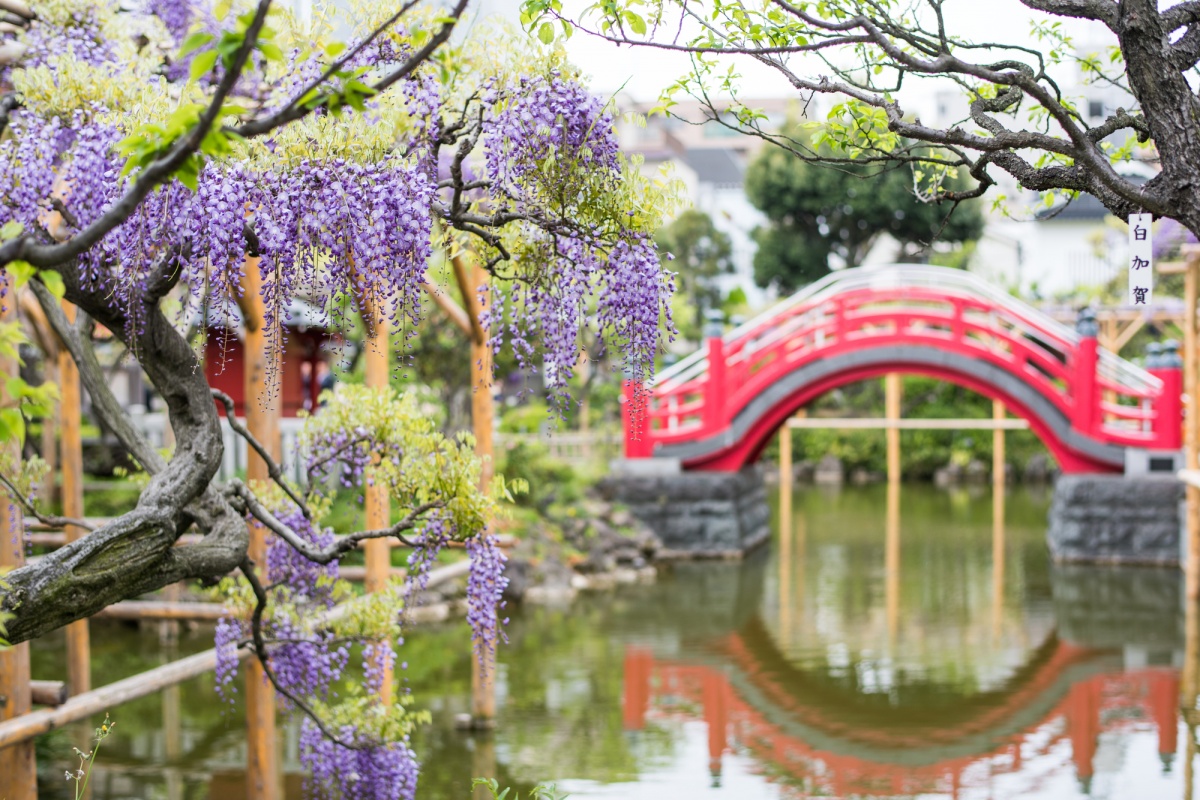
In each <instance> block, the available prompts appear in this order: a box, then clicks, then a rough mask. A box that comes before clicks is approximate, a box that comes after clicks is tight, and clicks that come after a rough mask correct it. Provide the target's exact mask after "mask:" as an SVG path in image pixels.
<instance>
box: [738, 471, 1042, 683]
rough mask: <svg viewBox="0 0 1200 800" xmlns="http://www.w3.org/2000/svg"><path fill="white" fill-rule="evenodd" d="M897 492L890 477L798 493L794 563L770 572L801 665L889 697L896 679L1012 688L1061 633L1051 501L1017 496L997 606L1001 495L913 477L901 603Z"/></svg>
mask: <svg viewBox="0 0 1200 800" xmlns="http://www.w3.org/2000/svg"><path fill="white" fill-rule="evenodd" d="M885 494H886V487H884V486H872V487H865V488H854V489H845V490H843V491H841V492H839V493H829V492H822V491H803V492H798V493H797V495H796V499H795V517H794V520H793V524H794V528H795V529H794V530H793V532H792V544H791V552H792V554H793V557H792V563H790V564H779V563H774V564H772V565H771V567H770V568H769V569H768V571H767V572H768V575H769V576H770V583H769V586H768V588H767V590H766V593H765V595H764V602H763V604H762V606H761V614H762V618H763V620H764V623H765V624H766V625H767V627H768V628H769V629H771V631H772V635H773V636H774V637H775V638H776V640H777V641H778V642H779V646H780V648H781V649H782V650H783V651H784V652H785V653H786V654H787V656H788V657H789V658H791V659H792V660H794V661H795V662H796V663H797V664H798V665H803V667H804V668H805V669H807V670H809V671H825V672H827V673H829V674H830V675H831V676H837V677H838V678H839V679H840V680H841V681H842V682H844V683H845V684H847V685H850V684H852V685H854V687H855V690H856V691H861V692H866V693H869V692H875V693H880V694H882V695H884V696H885V698H886V697H888V696H890V695H891V694H892V693H893V692H894V691H895V686H896V684H897V682H899V683H901V684H905V685H909V684H915V683H921V682H922V681H924V682H928V683H930V684H935V683H941V684H943V685H944V686H945V687H946V691H947V692H948V693H950V694H954V693H959V694H973V693H978V692H981V691H987V690H990V689H993V688H996V687H999V686H1002V685H1003V684H1004V683H1005V682H1006V681H1007V680H1008V679H1009V677H1010V676H1011V675H1012V673H1013V671H1014V670H1015V669H1018V668H1019V667H1020V665H1021V664H1022V663H1024V662H1025V660H1026V657H1027V654H1028V653H1029V652H1030V651H1031V650H1033V649H1035V648H1037V647H1038V646H1039V645H1040V644H1041V643H1042V642H1044V641H1045V640H1046V637H1047V636H1049V635H1050V633H1051V632H1052V631H1053V629H1054V619H1053V613H1052V606H1051V602H1050V588H1049V579H1048V573H1049V563H1048V559H1047V556H1046V548H1045V543H1044V538H1045V501H1044V498H1033V497H1031V496H1030V495H1029V494H1027V493H1025V492H1024V491H1019V492H1014V493H1012V494H1011V495H1010V496H1009V498H1008V503H1007V506H1008V518H1007V524H1006V526H1005V531H1006V532H1005V537H1006V553H1007V558H1006V565H1005V569H1004V571H1003V574H1002V577H1003V594H1002V600H1001V603H1000V605H999V607H997V606H996V603H995V594H994V591H993V577H994V569H993V563H992V515H991V502H990V496H988V495H987V494H986V493H982V494H978V495H973V494H972V493H971V492H969V491H959V492H941V491H937V490H934V489H933V488H932V487H927V486H910V485H905V487H904V489H903V492H901V508H900V517H899V530H900V535H899V550H900V557H899V564H900V567H899V570H898V576H897V579H896V580H897V586H896V594H895V597H896V599H897V601H898V602H897V603H896V606H897V607H896V608H895V609H893V607H892V605H891V604H890V603H889V596H888V592H887V587H888V583H889V581H888V578H887V572H886V566H885V526H886V503H885ZM784 598H786V599H787V602H788V608H787V609H782V608H781V607H780V603H782V602H784ZM893 614H894V616H893ZM892 620H895V625H894V628H893V627H892Z"/></svg>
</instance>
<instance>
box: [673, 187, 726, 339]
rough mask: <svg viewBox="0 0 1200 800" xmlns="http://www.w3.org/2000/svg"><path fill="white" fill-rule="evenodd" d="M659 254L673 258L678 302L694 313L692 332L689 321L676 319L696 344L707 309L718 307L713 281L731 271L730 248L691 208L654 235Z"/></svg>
mask: <svg viewBox="0 0 1200 800" xmlns="http://www.w3.org/2000/svg"><path fill="white" fill-rule="evenodd" d="M655 241H656V242H657V243H658V249H659V252H660V253H662V254H664V255H665V254H666V253H670V254H671V255H672V256H674V261H672V262H671V266H672V268H673V269H674V270H675V271H677V272H678V273H679V280H678V285H677V290H678V293H679V296H680V299H681V301H683V302H686V303H687V304H688V305H689V306H690V307H691V308H692V309H694V310H695V315H694V317H693V320H694V325H695V329H694V330H693V329H692V326H691V325H689V320H687V319H685V318H683V317H682V315H681V317H680V318H679V319H678V320H676V324H677V325H679V328H680V331H682V332H683V335H684V336H685V337H686V338H688V339H695V340H696V341H699V340H700V338H701V337H702V336H703V331H704V312H705V310H706V309H710V308H711V309H719V308H720V307H721V290H720V288H718V287H717V285H716V281H715V280H714V279H715V278H716V276H717V275H720V274H721V273H723V272H729V271H730V270H732V269H733V261H732V256H733V245H732V244H730V242H729V237H728V236H727V235H725V234H724V233H722V232H721V231H719V230H717V227H716V226H715V225H713V221H712V218H711V217H709V216H708V214H705V213H704V212H703V211H698V210H696V209H694V208H692V209H688V210H687V211H685V212H683V213H682V214H680V215H679V216H678V217H677V218H676V219H675V221H674V222H672V223H671V224H670V225H667V226H666V227H664V228H662V229H660V230H659V232H658V234H657V235H656V236H655Z"/></svg>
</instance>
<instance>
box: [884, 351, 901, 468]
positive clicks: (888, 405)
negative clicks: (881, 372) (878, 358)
mask: <svg viewBox="0 0 1200 800" xmlns="http://www.w3.org/2000/svg"><path fill="white" fill-rule="evenodd" d="M900 380H901V376H900V373H898V372H889V373H888V374H887V376H886V377H885V378H884V379H883V403H884V416H886V417H887V418H888V420H889V421H896V420H899V419H900V398H901V396H902V394H903V392H904V387H903V385H902V384H901V382H900ZM887 479H888V483H893V482H899V480H900V428H899V427H897V426H896V425H894V424H892V425H889V426H888V429H887Z"/></svg>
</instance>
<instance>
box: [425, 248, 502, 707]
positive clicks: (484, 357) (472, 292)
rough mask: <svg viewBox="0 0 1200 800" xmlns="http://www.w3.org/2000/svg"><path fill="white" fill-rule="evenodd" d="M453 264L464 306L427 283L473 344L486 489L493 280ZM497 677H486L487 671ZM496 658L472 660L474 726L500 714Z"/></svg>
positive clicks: (461, 260)
mask: <svg viewBox="0 0 1200 800" xmlns="http://www.w3.org/2000/svg"><path fill="white" fill-rule="evenodd" d="M450 263H451V266H452V267H453V269H454V281H455V283H456V284H457V285H458V291H459V294H460V295H461V296H462V302H463V305H462V307H460V306H458V305H456V304H455V303H454V301H453V300H451V299H450V298H449V297H448V296H447V295H446V293H445V292H444V291H442V290H441V289H440V288H438V287H437V286H434V285H432V284H428V283H427V284H426V285H425V289H426V291H427V292H428V293H429V296H430V297H431V298H432V299H433V301H434V303H436V304H437V306H438V307H439V308H441V309H442V311H444V312H445V313H446V316H448V317H449V318H450V320H451V321H452V322H453V323H454V324H455V326H457V327H458V329H459V330H461V331H462V332H463V335H465V336H466V337H467V340H468V341H469V342H470V343H471V369H472V370H474V371H475V372H474V375H475V377H474V379H473V380H472V390H473V391H472V395H471V429H472V432H473V433H474V435H475V453H476V455H478V456H479V458H480V461H481V462H482V466H483V468H482V470H481V473H480V476H479V483H480V488H481V489H484V490H486V489H487V487H488V485H489V484H490V483H491V482H492V475H493V474H494V472H495V462H494V458H493V455H494V448H493V441H492V428H493V424H494V420H495V407H494V402H493V400H492V349H491V345H490V344H489V343H488V337H487V331H485V330H484V328H483V311H484V307H483V303H482V302H481V301H480V296H479V289H480V288H481V287H484V286H486V285H487V282H488V274H487V272H486V271H485V270H484V269H482V268H481V267H480V266H479V265H478V264H472V263H470V262H469V261H468V257H467V256H466V255H464V254H461V253H460V254H459V255H455V256H452V257H451V258H450ZM485 671H486V672H487V673H488V675H490V676H492V677H491V678H489V679H488V680H484V679H483V673H484V672H485ZM494 672H495V659H494V657H493V658H492V660H491V661H490V662H489V663H485V664H480V663H479V659H477V658H474V657H472V659H471V726H472V727H476V728H490V727H491V726H492V724H493V722H494V719H495V716H496V695H495V687H494V680H495V677H494Z"/></svg>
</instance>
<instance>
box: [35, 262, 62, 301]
mask: <svg viewBox="0 0 1200 800" xmlns="http://www.w3.org/2000/svg"><path fill="white" fill-rule="evenodd" d="M38 277H39V278H41V279H42V283H43V284H45V286H46V288H47V289H49V290H50V294H52V295H54V296H55V297H57V298H58V299H59V300H61V299H62V298H63V295H65V294H66V293H67V287H66V285H64V284H63V279H62V275H59V274H58V273H57V272H55V271H54V270H52V269H44V270H41V271H40V272H38Z"/></svg>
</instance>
